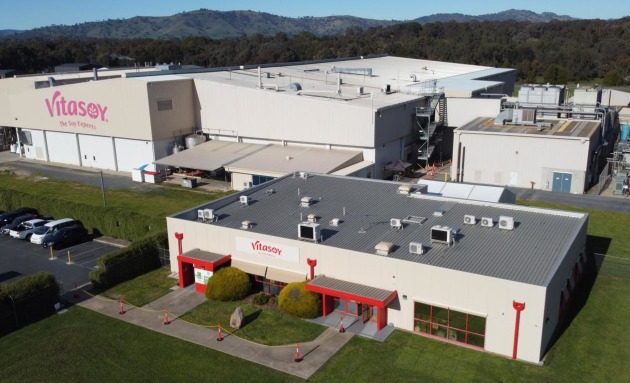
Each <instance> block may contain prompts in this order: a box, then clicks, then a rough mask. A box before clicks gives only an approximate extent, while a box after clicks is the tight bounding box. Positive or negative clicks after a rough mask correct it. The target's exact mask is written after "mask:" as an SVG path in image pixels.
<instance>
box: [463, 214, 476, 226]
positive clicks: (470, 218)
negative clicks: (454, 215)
mask: <svg viewBox="0 0 630 383" xmlns="http://www.w3.org/2000/svg"><path fill="white" fill-rule="evenodd" d="M464 223H465V224H467V225H474V224H476V223H477V219H476V218H475V216H474V215H468V214H467V215H465V216H464Z"/></svg>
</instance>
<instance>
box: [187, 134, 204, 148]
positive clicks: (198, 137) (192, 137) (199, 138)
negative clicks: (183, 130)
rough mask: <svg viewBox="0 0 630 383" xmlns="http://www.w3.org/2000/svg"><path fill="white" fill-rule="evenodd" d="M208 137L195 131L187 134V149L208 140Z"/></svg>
mask: <svg viewBox="0 0 630 383" xmlns="http://www.w3.org/2000/svg"><path fill="white" fill-rule="evenodd" d="M206 140H207V138H206V136H204V135H203V134H199V133H195V134H189V135H187V136H186V149H190V148H192V147H195V146H197V145H199V144H203V143H204V142H206Z"/></svg>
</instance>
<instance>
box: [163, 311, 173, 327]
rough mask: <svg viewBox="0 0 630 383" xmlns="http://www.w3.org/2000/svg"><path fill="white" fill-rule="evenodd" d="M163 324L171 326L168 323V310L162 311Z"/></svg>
mask: <svg viewBox="0 0 630 383" xmlns="http://www.w3.org/2000/svg"><path fill="white" fill-rule="evenodd" d="M164 324H165V325H168V324H171V322H169V321H168V310H164Z"/></svg>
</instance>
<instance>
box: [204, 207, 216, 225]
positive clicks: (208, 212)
mask: <svg viewBox="0 0 630 383" xmlns="http://www.w3.org/2000/svg"><path fill="white" fill-rule="evenodd" d="M203 219H204V220H205V221H210V222H212V221H214V210H213V209H203Z"/></svg>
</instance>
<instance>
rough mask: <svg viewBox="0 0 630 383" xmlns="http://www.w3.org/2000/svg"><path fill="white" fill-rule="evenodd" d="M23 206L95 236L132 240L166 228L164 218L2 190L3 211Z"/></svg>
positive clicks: (0, 202)
mask: <svg viewBox="0 0 630 383" xmlns="http://www.w3.org/2000/svg"><path fill="white" fill-rule="evenodd" d="M23 206H29V207H33V208H36V209H37V210H39V211H40V213H42V214H45V215H51V216H53V217H55V218H64V217H71V218H74V219H75V220H77V221H81V222H82V223H83V226H85V227H86V228H87V229H88V230H89V231H91V232H93V233H102V234H104V235H107V236H110V237H114V238H122V239H126V240H129V241H134V240H137V239H140V238H142V237H144V236H146V235H147V234H149V233H155V232H159V231H161V230H164V229H166V220H165V219H164V218H163V217H150V216H146V215H143V214H138V213H135V212H133V211H129V210H125V209H121V208H111V207H105V206H92V205H86V204H81V203H75V202H69V201H63V200H59V199H56V198H50V197H46V196H42V195H35V194H29V193H25V192H22V191H17V190H11V189H6V188H2V187H0V210H6V211H10V210H13V209H17V208H20V207H23Z"/></svg>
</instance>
